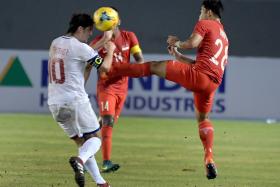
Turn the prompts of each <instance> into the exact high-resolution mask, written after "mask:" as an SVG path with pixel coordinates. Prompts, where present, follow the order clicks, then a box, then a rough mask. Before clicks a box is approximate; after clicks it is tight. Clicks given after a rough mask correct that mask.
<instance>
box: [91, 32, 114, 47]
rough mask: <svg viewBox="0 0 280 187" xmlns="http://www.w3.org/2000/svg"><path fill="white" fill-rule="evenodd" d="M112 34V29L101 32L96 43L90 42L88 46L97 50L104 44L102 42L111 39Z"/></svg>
mask: <svg viewBox="0 0 280 187" xmlns="http://www.w3.org/2000/svg"><path fill="white" fill-rule="evenodd" d="M112 36H113V31H112V30H110V31H105V32H104V33H103V36H102V38H101V39H100V40H98V41H97V42H96V43H94V44H91V45H90V46H91V47H92V48H93V49H95V50H99V49H100V48H102V47H103V46H104V44H105V43H106V42H108V41H110V40H111V39H112Z"/></svg>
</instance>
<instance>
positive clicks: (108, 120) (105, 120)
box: [101, 115, 115, 127]
mask: <svg viewBox="0 0 280 187" xmlns="http://www.w3.org/2000/svg"><path fill="white" fill-rule="evenodd" d="M101 118H102V120H101V121H102V126H103V125H107V126H111V127H113V125H114V123H115V119H114V116H113V115H104V116H102V117H101Z"/></svg>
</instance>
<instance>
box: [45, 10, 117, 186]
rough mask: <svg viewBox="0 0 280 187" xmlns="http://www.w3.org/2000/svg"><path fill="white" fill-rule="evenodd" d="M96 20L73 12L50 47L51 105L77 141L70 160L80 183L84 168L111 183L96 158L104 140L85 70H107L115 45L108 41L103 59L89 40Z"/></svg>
mask: <svg viewBox="0 0 280 187" xmlns="http://www.w3.org/2000/svg"><path fill="white" fill-rule="evenodd" d="M92 30H93V20H92V18H91V16H89V15H87V14H76V15H73V17H72V19H71V20H70V23H69V29H68V31H67V34H66V35H64V36H61V37H58V38H56V39H55V40H53V42H52V44H51V46H50V51H49V64H48V72H49V87H48V105H49V109H50V111H51V113H52V115H53V118H54V119H55V121H56V122H57V123H58V124H59V126H60V127H61V128H62V129H63V130H64V131H65V133H66V134H67V135H68V136H69V137H70V138H71V139H73V140H74V141H75V143H76V144H77V145H78V147H79V148H78V156H75V157H71V158H70V160H69V163H70V165H71V167H72V168H73V170H74V173H75V180H76V183H77V184H78V186H79V187H84V185H85V176H84V168H86V169H87V171H88V172H89V173H90V175H91V176H92V178H93V179H94V181H95V182H96V183H97V186H98V187H109V184H108V183H107V182H106V181H105V180H104V179H103V177H102V176H101V175H100V172H99V168H98V166H97V163H96V160H95V157H94V155H95V153H96V152H97V151H98V150H99V148H100V145H101V141H100V138H99V137H100V136H99V132H98V131H99V123H98V120H97V118H96V115H95V113H94V111H93V109H92V107H91V105H90V102H89V98H88V95H87V93H86V91H85V88H84V83H85V80H84V72H85V71H87V70H89V69H91V68H86V67H88V66H94V67H95V68H96V69H98V71H103V72H108V71H109V69H110V67H111V64H112V57H113V52H114V50H115V45H114V44H113V43H112V42H107V43H106V45H105V47H106V50H107V51H108V53H107V55H106V56H105V57H104V59H102V58H101V57H100V56H99V55H98V53H97V52H96V51H95V50H93V49H92V48H91V47H90V46H88V45H87V44H86V42H87V40H88V38H89V37H90V36H91V35H92Z"/></svg>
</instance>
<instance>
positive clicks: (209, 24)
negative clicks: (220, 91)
mask: <svg viewBox="0 0 280 187" xmlns="http://www.w3.org/2000/svg"><path fill="white" fill-rule="evenodd" d="M193 33H197V34H199V35H200V36H201V37H202V38H203V40H202V42H201V44H200V46H199V47H198V51H197V56H196V60H195V65H194V68H195V69H196V70H198V71H200V72H203V73H205V74H207V75H209V76H210V77H211V78H213V80H214V81H215V82H217V83H221V82H222V78H223V74H224V69H225V65H226V64H227V55H228V45H229V44H228V39H227V35H226V33H225V31H224V27H223V25H222V24H221V22H218V21H214V20H200V21H198V23H197V24H196V26H195V28H194V31H193Z"/></svg>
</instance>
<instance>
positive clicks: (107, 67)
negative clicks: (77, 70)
mask: <svg viewBox="0 0 280 187" xmlns="http://www.w3.org/2000/svg"><path fill="white" fill-rule="evenodd" d="M110 69H111V66H106V65H102V66H101V67H100V68H99V71H101V72H104V73H108V72H109V71H110Z"/></svg>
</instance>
